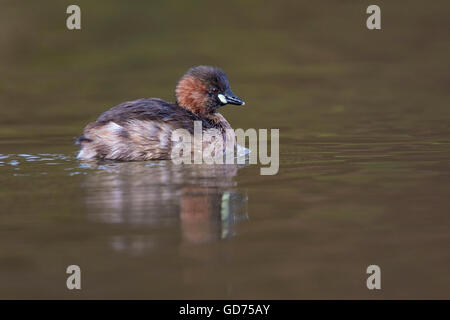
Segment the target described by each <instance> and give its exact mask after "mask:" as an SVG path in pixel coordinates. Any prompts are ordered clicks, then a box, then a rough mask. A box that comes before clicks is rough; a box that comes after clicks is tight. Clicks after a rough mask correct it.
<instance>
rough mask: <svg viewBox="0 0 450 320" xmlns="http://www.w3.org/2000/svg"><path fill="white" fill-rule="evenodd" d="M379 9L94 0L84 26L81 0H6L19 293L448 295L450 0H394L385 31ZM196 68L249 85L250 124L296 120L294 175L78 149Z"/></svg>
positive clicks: (0, 111)
mask: <svg viewBox="0 0 450 320" xmlns="http://www.w3.org/2000/svg"><path fill="white" fill-rule="evenodd" d="M369 4H371V3H368V2H367V3H365V2H364V1H362V2H360V3H358V4H355V3H354V2H351V1H340V2H339V3H338V2H335V1H324V2H321V4H313V3H312V2H310V3H308V2H299V1H296V2H287V1H286V2H277V3H273V4H271V5H267V6H266V5H264V6H261V5H260V4H259V3H256V2H249V3H241V2H238V1H236V2H231V3H230V4H229V5H228V9H227V11H226V12H223V11H221V14H220V17H221V19H222V20H220V21H219V20H218V19H217V16H216V15H212V14H211V12H217V11H218V10H219V9H220V8H222V6H216V5H214V4H213V3H211V2H204V3H203V4H202V5H201V6H198V5H193V4H187V3H186V4H184V5H180V4H179V3H178V2H172V1H168V2H165V4H160V5H156V4H151V3H145V4H144V3H139V4H137V3H136V4H130V3H127V2H119V1H107V2H106V1H96V2H95V3H94V2H88V1H79V5H80V6H81V8H82V11H83V22H82V23H83V29H82V30H81V31H79V32H72V31H68V30H66V29H65V24H64V19H65V5H64V4H63V3H61V4H55V3H54V2H50V1H48V2H46V1H43V2H39V4H37V3H28V4H25V3H23V4H20V3H18V2H13V1H9V2H8V1H7V2H6V3H5V4H4V5H3V6H2V11H1V12H0V31H1V36H0V46H1V48H2V50H0V58H1V60H2V61H3V63H2V65H1V66H0V69H1V73H2V78H3V80H4V81H2V83H1V84H0V179H1V184H0V204H1V210H0V230H1V231H0V297H1V298H64V299H70V298H149V299H154V298H160V299H163V298H230V299H239V298H275V299H300V298H449V297H450V271H449V270H450V215H449V212H450V199H449V194H450V183H449V181H450V126H449V125H450V108H449V106H450V99H449V93H448V87H449V74H448V57H449V56H450V55H449V53H450V50H449V49H450V48H449V42H448V40H447V36H448V35H447V34H445V31H444V30H445V28H444V27H445V24H446V20H447V17H448V14H447V13H446V12H445V10H444V9H445V8H447V11H448V4H447V2H444V1H436V2H433V3H426V5H425V2H423V1H410V2H408V7H407V8H405V6H404V4H402V3H386V4H382V15H383V25H382V26H383V29H382V30H381V31H379V32H378V31H369V30H367V29H366V28H365V18H364V17H365V13H364V12H365V8H366V7H367V5H369ZM168 17H170V19H169V18H168ZM206 26H207V27H206ZM197 64H214V65H219V66H221V67H222V68H223V69H224V70H225V71H226V72H227V73H228V75H229V77H230V80H231V84H232V88H233V91H234V92H235V93H236V94H237V95H238V96H241V97H243V98H244V99H245V101H246V106H245V107H244V108H233V107H232V106H228V107H224V108H223V114H224V115H225V117H226V118H227V119H228V120H229V122H230V123H231V124H232V126H233V127H234V128H244V129H246V128H256V129H259V128H268V129H270V128H279V129H280V144H281V145H280V170H279V173H278V174H277V175H275V176H261V175H260V166H259V165H249V166H237V165H201V166H195V165H194V166H188V165H185V166H175V165H173V164H172V163H171V162H170V161H162V162H155V161H153V162H152V161H151V162H134V163H115V162H102V163H88V162H81V161H78V160H76V159H75V155H76V151H77V149H76V147H75V146H74V145H73V139H74V138H75V137H76V136H77V135H78V134H79V133H80V132H81V131H82V129H83V127H84V125H85V124H87V123H88V122H89V121H92V120H94V119H95V118H96V116H98V115H99V114H100V113H101V112H103V111H104V110H106V109H107V108H109V107H111V106H113V105H115V104H118V103H120V102H122V101H125V100H130V99H134V98H140V97H149V96H156V97H161V98H164V99H168V100H171V99H173V90H174V86H175V83H176V80H177V79H178V77H179V76H181V75H182V74H183V72H184V71H185V70H186V69H187V68H189V67H190V66H192V65H197ZM71 264H77V265H79V266H80V267H81V269H82V290H81V291H78V292H75V291H69V290H67V289H66V286H65V285H66V277H67V275H66V273H65V269H66V267H67V266H68V265H71ZM371 264H377V265H379V266H380V267H381V269H382V290H381V291H377V292H373V291H369V290H367V288H366V277H367V275H366V273H365V270H366V267H367V266H368V265H371Z"/></svg>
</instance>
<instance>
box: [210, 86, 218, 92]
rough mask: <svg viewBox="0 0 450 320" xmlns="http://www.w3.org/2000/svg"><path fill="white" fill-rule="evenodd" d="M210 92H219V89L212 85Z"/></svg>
mask: <svg viewBox="0 0 450 320" xmlns="http://www.w3.org/2000/svg"><path fill="white" fill-rule="evenodd" d="M211 92H212V93H214V94H215V93H217V92H219V89H217V88H215V87H214V88H212V89H211Z"/></svg>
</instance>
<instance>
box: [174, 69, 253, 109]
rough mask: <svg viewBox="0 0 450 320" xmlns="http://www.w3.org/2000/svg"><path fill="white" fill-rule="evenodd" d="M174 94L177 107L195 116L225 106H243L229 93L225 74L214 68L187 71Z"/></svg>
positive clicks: (242, 102)
mask: <svg viewBox="0 0 450 320" xmlns="http://www.w3.org/2000/svg"><path fill="white" fill-rule="evenodd" d="M175 94H176V98H177V103H178V105H180V106H182V107H184V108H186V109H189V110H190V111H192V112H194V113H197V114H211V113H214V112H216V110H217V109H218V108H220V107H221V106H224V105H226V104H234V105H238V106H243V105H244V104H245V103H244V101H242V100H241V99H239V98H238V97H236V96H235V95H234V94H233V92H231V89H230V83H229V82H228V78H227V75H226V74H225V72H223V71H222V70H221V69H219V68H216V67H209V66H198V67H194V68H191V69H189V70H188V72H186V74H185V75H184V76H183V77H182V78H181V80H180V81H179V82H178V84H177V87H176V89H175Z"/></svg>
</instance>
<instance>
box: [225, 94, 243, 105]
mask: <svg viewBox="0 0 450 320" xmlns="http://www.w3.org/2000/svg"><path fill="white" fill-rule="evenodd" d="M225 99H227V104H234V105H236V106H243V105H245V102H244V101H242V99H240V98H238V97H236V96H235V95H234V93H233V92H231V90H228V91H227V92H225Z"/></svg>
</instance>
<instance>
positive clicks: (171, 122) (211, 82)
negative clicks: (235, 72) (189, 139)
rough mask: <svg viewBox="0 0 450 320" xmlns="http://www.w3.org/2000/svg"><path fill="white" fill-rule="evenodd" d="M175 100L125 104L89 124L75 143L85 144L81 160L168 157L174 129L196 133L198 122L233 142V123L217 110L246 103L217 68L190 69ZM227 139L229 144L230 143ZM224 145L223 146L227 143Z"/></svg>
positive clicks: (181, 82)
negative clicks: (231, 124) (235, 93)
mask: <svg viewBox="0 0 450 320" xmlns="http://www.w3.org/2000/svg"><path fill="white" fill-rule="evenodd" d="M175 94H176V103H170V102H167V101H164V100H162V99H158V98H143V99H138V100H134V101H129V102H124V103H122V104H119V105H117V106H115V107H113V108H111V109H109V110H108V111H106V112H104V113H103V114H101V115H100V116H99V117H98V119H97V120H96V121H95V122H92V123H89V124H88V125H87V126H86V128H85V129H84V132H83V135H81V136H80V137H79V138H78V139H77V140H76V143H77V144H79V145H81V150H80V152H79V153H78V158H79V159H83V160H88V159H112V160H124V161H132V160H156V159H161V160H162V159H170V158H171V150H172V146H173V143H174V142H172V132H173V131H174V130H176V129H185V130H187V131H188V132H189V133H190V134H193V133H194V122H195V121H200V122H201V124H202V130H204V131H205V130H208V129H217V130H219V132H220V133H221V134H222V135H223V139H224V141H227V142H228V143H229V142H230V141H232V143H233V145H234V143H235V142H234V139H235V138H234V134H233V133H231V134H230V132H232V130H227V129H231V126H230V124H229V123H228V122H227V120H225V118H224V117H223V116H222V115H221V114H220V113H218V112H217V109H218V108H220V107H221V106H223V105H226V104H234V105H244V104H245V103H244V101H242V100H241V99H239V98H238V97H236V96H235V95H234V94H233V92H231V89H230V84H229V82H228V78H227V76H226V74H225V73H224V72H223V71H222V70H221V69H219V68H216V67H209V66H198V67H195V68H191V69H189V70H188V72H187V73H186V74H185V75H184V76H183V77H182V78H181V80H180V81H179V82H178V84H177V86H176V89H175ZM227 142H225V143H227ZM224 145H225V144H224Z"/></svg>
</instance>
